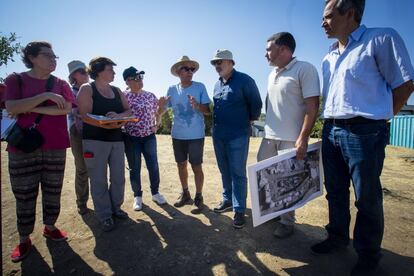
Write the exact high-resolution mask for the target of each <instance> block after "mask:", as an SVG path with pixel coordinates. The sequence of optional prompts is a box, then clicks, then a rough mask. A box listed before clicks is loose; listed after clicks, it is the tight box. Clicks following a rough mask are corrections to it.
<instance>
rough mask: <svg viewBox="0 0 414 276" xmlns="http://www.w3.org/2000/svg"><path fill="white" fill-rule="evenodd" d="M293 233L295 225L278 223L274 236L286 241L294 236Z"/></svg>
mask: <svg viewBox="0 0 414 276" xmlns="http://www.w3.org/2000/svg"><path fill="white" fill-rule="evenodd" d="M293 231H294V228H293V225H289V224H283V223H280V222H276V228H275V231H274V232H273V236H275V237H276V238H279V239H284V238H286V237H289V236H290V235H292V234H293Z"/></svg>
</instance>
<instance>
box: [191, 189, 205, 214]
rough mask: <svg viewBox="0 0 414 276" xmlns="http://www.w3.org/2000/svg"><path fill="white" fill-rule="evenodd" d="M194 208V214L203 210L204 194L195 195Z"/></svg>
mask: <svg viewBox="0 0 414 276" xmlns="http://www.w3.org/2000/svg"><path fill="white" fill-rule="evenodd" d="M194 207H195V208H194V209H193V210H191V213H192V214H199V213H200V212H201V210H203V207H204V199H203V195H202V194H199V195H197V194H196V196H195V197H194Z"/></svg>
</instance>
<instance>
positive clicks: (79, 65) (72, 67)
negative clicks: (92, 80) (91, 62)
mask: <svg viewBox="0 0 414 276" xmlns="http://www.w3.org/2000/svg"><path fill="white" fill-rule="evenodd" d="M68 69H69V76H70V75H72V74H73V73H74V72H75V71H76V70H79V69H86V65H85V63H83V62H82V61H80V60H72V61H71V62H69V63H68Z"/></svg>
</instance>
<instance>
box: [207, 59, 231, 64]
mask: <svg viewBox="0 0 414 276" xmlns="http://www.w3.org/2000/svg"><path fill="white" fill-rule="evenodd" d="M216 60H231V61H233V62H234V60H233V59H227V58H218V57H217V58H213V59H212V60H210V64H211V65H214V62H215V61H216Z"/></svg>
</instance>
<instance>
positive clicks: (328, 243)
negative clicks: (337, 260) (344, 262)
mask: <svg viewBox="0 0 414 276" xmlns="http://www.w3.org/2000/svg"><path fill="white" fill-rule="evenodd" d="M346 247H347V244H344V243H341V242H338V241H337V240H335V239H332V238H329V237H328V238H327V239H326V240H324V241H322V242H320V243H317V244H315V245H313V246H312V247H311V250H312V252H313V253H314V254H317V255H322V254H329V253H333V252H335V251H339V250H341V249H344V248H346Z"/></svg>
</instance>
